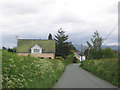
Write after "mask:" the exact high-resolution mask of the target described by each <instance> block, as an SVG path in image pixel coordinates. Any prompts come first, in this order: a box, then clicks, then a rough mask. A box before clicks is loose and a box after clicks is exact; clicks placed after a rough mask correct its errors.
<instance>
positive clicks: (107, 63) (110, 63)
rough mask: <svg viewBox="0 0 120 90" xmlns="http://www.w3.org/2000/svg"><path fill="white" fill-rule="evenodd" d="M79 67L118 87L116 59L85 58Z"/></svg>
mask: <svg viewBox="0 0 120 90" xmlns="http://www.w3.org/2000/svg"><path fill="white" fill-rule="evenodd" d="M81 67H82V68H83V69H85V70H87V71H89V72H91V73H92V74H94V75H96V76H98V77H100V78H102V79H104V80H106V81H108V82H110V83H112V84H113V85H116V86H119V87H120V81H119V79H118V78H119V74H118V72H119V71H120V67H118V59H116V58H112V59H100V60H85V61H82V62H81Z"/></svg>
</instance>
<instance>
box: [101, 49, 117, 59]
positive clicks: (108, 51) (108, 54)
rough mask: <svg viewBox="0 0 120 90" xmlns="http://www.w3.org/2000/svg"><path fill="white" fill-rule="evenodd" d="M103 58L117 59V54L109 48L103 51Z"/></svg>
mask: <svg viewBox="0 0 120 90" xmlns="http://www.w3.org/2000/svg"><path fill="white" fill-rule="evenodd" d="M103 56H104V58H113V57H115V53H114V51H113V50H112V49H111V48H109V47H107V48H105V49H104V50H103Z"/></svg>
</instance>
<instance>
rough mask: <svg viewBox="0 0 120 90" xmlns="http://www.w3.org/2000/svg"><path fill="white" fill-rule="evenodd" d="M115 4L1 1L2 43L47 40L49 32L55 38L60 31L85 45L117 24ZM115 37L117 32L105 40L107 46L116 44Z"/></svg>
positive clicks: (94, 0)
mask: <svg viewBox="0 0 120 90" xmlns="http://www.w3.org/2000/svg"><path fill="white" fill-rule="evenodd" d="M118 1H119V0H109V1H107V0H1V1H0V8H1V10H0V11H1V15H0V19H1V20H0V28H1V29H2V32H3V33H4V38H3V39H4V40H5V39H6V40H7V41H9V42H10V40H12V41H15V40H13V39H10V37H11V38H12V37H13V36H14V35H19V36H20V37H21V38H38V37H41V38H47V35H48V33H49V32H51V33H53V35H54V34H55V33H56V32H57V29H58V28H60V27H63V28H64V30H65V31H66V32H67V34H69V36H70V40H71V41H72V42H74V43H76V42H78V43H79V42H80V43H86V40H89V38H90V37H91V36H92V34H93V32H94V31H95V30H98V31H99V32H100V34H101V35H102V36H103V37H106V36H107V34H108V33H109V32H110V31H111V30H112V28H113V27H114V25H115V24H116V23H117V20H118V17H117V14H118V12H117V3H118ZM117 33H118V32H117V28H116V29H115V31H114V32H113V33H112V34H111V36H110V37H109V38H108V41H109V43H115V42H117V37H116V36H117ZM7 35H9V38H7ZM12 41H11V42H12ZM11 42H10V43H11ZM3 44H4V43H3ZM12 45H13V42H12V43H11V46H12ZM6 46H7V45H6Z"/></svg>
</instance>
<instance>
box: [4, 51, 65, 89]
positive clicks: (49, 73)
mask: <svg viewBox="0 0 120 90" xmlns="http://www.w3.org/2000/svg"><path fill="white" fill-rule="evenodd" d="M64 70H65V64H64V63H63V62H62V61H61V60H51V59H49V60H45V59H40V58H34V57H31V56H29V57H28V56H18V55H16V54H15V53H9V52H7V51H3V52H2V87H3V88H51V87H52V86H53V85H54V83H55V82H56V81H57V80H58V78H59V77H60V76H61V74H62V73H63V72H64Z"/></svg>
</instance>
